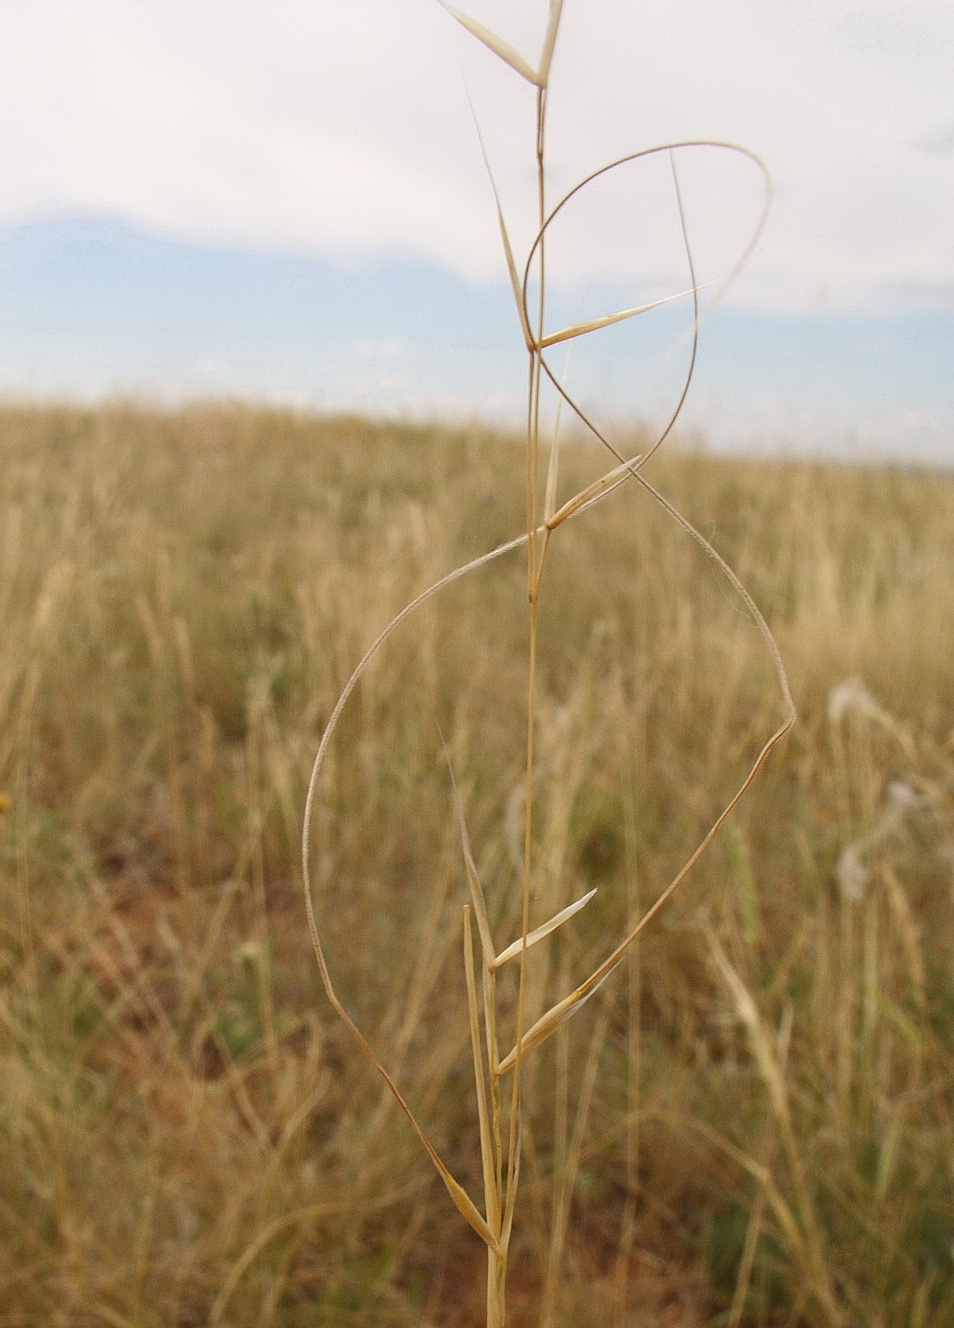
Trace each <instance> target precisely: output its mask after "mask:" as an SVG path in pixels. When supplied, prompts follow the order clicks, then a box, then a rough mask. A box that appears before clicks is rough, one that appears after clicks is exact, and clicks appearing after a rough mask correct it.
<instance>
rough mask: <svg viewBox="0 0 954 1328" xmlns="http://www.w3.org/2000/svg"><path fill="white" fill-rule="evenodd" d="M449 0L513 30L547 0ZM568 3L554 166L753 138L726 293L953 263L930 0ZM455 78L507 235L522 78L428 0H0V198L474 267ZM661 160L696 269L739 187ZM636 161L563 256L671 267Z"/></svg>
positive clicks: (525, 131)
mask: <svg viewBox="0 0 954 1328" xmlns="http://www.w3.org/2000/svg"><path fill="white" fill-rule="evenodd" d="M472 11H473V12H474V13H475V14H476V15H477V16H479V17H480V18H481V19H482V20H484V21H486V22H488V23H489V24H491V25H492V26H494V25H496V26H497V27H498V28H499V29H500V30H501V31H502V32H504V33H505V35H506V36H507V37H508V38H509V39H510V40H512V41H513V42H514V43H515V44H518V45H519V46H520V47H521V49H523V50H525V51H526V52H527V53H528V55H531V56H532V55H533V53H534V52H535V51H536V49H537V46H538V44H539V39H540V33H541V32H542V28H543V23H544V19H545V13H546V5H545V3H544V0H474V4H473V7H472ZM564 12H565V30H564V32H563V33H562V34H561V42H560V47H559V49H558V53H557V63H556V66H555V71H554V87H553V93H552V98H551V140H550V141H551V147H552V157H551V160H552V163H553V170H554V189H558V188H560V187H561V186H562V187H566V186H568V185H569V184H571V183H573V182H574V180H575V179H577V178H579V176H580V175H581V174H583V173H585V172H586V171H587V170H589V169H591V168H592V167H593V166H595V165H598V164H600V163H602V162H603V161H605V160H606V159H608V158H611V157H613V156H616V155H620V154H622V153H624V152H628V151H631V150H633V149H634V148H638V147H644V146H649V145H651V144H653V143H658V142H661V141H665V140H667V139H671V138H686V137H690V138H695V137H699V136H712V137H716V138H720V139H721V138H726V139H731V140H734V141H739V142H742V143H744V144H746V145H748V146H751V147H752V148H753V149H755V150H756V151H757V152H759V153H760V154H761V155H762V156H763V157H764V158H765V159H766V161H767V162H768V163H769V165H770V167H771V169H772V173H773V176H774V179H775V184H776V193H777V196H776V202H775V209H774V213H773V218H772V221H771V223H770V227H769V230H768V232H767V234H766V237H765V241H764V244H763V246H762V248H761V250H760V252H759V254H758V256H757V260H756V262H755V264H754V265H753V267H752V269H751V271H750V273H749V275H748V276H747V277H746V278H745V279H744V280H743V282H742V283H741V284H740V286H739V287H738V290H737V293H736V297H735V298H736V299H738V300H743V301H745V302H748V303H750V304H755V305H761V306H763V307H765V306H769V307H783V308H786V309H796V310H797V309H805V308H810V307H815V306H817V304H818V303H819V302H820V301H824V302H827V303H828V304H829V305H831V306H833V307H858V306H864V305H866V304H874V303H877V302H879V301H882V302H883V301H884V300H886V299H887V298H889V297H890V298H893V299H895V300H896V299H898V298H900V297H899V292H907V295H906V296H905V298H906V299H907V300H908V302H909V303H910V302H912V301H915V300H917V299H918V298H919V297H918V296H917V292H919V291H928V290H931V289H935V290H936V289H940V288H943V287H944V286H945V285H946V284H949V282H950V270H951V248H950V234H951V224H952V215H954V175H952V167H951V119H950V69H951V68H952V67H954V6H952V5H951V4H950V3H949V2H945V3H930V2H929V0H777V3H773V4H772V5H766V4H765V3H764V0H759V2H758V3H757V2H756V0H727V2H726V3H723V4H719V5H713V4H712V3H711V0H672V2H671V3H670V4H667V5H665V6H662V5H634V4H632V2H631V0H567V2H566V6H565V11H564ZM462 75H463V76H462ZM465 81H466V86H467V87H468V88H469V89H470V92H471V95H472V98H473V101H474V104H475V107H476V109H477V113H478V115H479V118H480V121H481V124H482V126H483V128H484V131H485V135H486V141H487V145H488V150H489V152H490V155H491V158H492V161H493V163H494V168H495V171H496V172H497V174H498V177H499V182H500V187H501V190H502V192H503V194H504V197H505V201H506V203H507V206H508V209H509V210H510V213H511V215H512V217H513V223H514V232H515V239H516V242H517V243H518V245H520V246H523V245H525V244H526V243H527V241H528V237H529V236H530V234H531V233H532V230H533V209H532V177H531V172H530V169H529V164H528V160H529V159H528V151H529V148H530V147H531V144H532V100H533V98H532V91H531V90H530V89H529V87H528V85H526V84H525V83H523V82H522V80H519V79H517V78H516V77H515V76H513V75H512V74H511V73H510V72H509V71H507V70H505V69H504V68H503V67H500V66H498V65H497V64H496V63H495V62H494V60H493V58H492V57H490V56H489V55H488V54H487V53H486V52H485V51H483V50H482V49H480V48H479V47H478V46H477V44H476V43H475V42H474V41H473V39H472V38H470V37H469V36H468V35H467V34H466V33H464V32H463V31H461V30H460V29H458V28H457V27H456V25H455V24H454V23H453V22H452V20H451V19H450V18H449V17H448V16H447V15H446V14H445V13H443V12H442V11H441V10H440V8H439V7H438V6H437V5H436V3H433V0H348V2H347V3H346V4H342V3H340V0H276V2H275V3H273V4H270V5H268V6H265V5H263V4H261V3H260V0H254V3H253V0H164V3H163V4H162V5H144V4H142V3H140V2H139V0H84V3H82V4H77V3H75V0H5V3H4V4H3V6H2V7H0V125H2V126H3V128H2V131H0V180H2V182H3V189H2V191H0V219H4V218H5V219H12V218H22V217H24V216H36V215H43V214H46V213H49V212H56V211H88V210H94V211H105V212H112V213H120V214H124V215H126V216H129V217H131V218H133V219H135V220H136V221H137V222H139V223H141V224H144V225H146V226H149V227H153V228H158V229H161V230H162V231H165V232H167V233H171V234H175V235H178V236H182V237H186V238H191V239H201V240H204V241H208V242H212V243H229V244H241V245H251V246H257V247H259V246H260V247H276V246H277V247H285V248H294V249H300V250H306V251H312V252H317V253H324V254H329V255H332V256H335V257H337V258H339V259H341V260H343V261H352V262H361V261H362V260H363V259H365V258H366V257H367V256H369V255H371V254H381V253H386V252H392V253H400V252H411V253H414V254H417V255H421V256H424V257H428V258H432V259H434V260H436V261H438V262H441V263H443V264H445V265H447V266H449V267H451V268H452V269H454V270H456V271H458V272H461V273H463V274H465V275H468V276H470V277H480V278H486V277H490V276H496V275H498V274H499V272H500V258H499V242H498V237H497V234H496V227H495V222H494V216H493V208H492V203H491V199H490V194H489V189H488V185H487V181H486V178H485V175H484V169H483V165H482V163H481V160H480V153H479V150H478V147H477V144H476V141H475V134H474V128H473V124H472V122H471V118H470V111H469V109H468V105H467V99H466V95H465ZM685 170H686V188H687V193H688V194H689V196H690V201H691V204H692V206H691V210H690V217H691V220H693V223H694V233H695V238H694V244H695V245H696V248H697V252H698V255H699V258H700V261H701V262H703V264H704V265H705V266H707V267H708V268H709V269H711V270H712V271H713V272H715V271H717V270H719V269H723V268H724V267H725V266H726V265H727V264H729V263H731V260H732V256H733V255H734V254H735V253H737V252H738V249H739V247H740V244H741V243H742V242H743V238H744V234H745V232H746V230H747V227H748V224H749V221H750V220H751V216H752V215H753V211H754V208H755V207H756V201H757V200H756V195H755V191H754V189H753V187H752V186H751V185H750V184H748V183H746V180H745V178H744V176H743V175H742V174H740V173H739V172H738V171H736V170H735V169H734V168H733V167H732V166H731V164H729V163H727V162H726V161H724V160H721V159H718V158H713V159H712V160H711V161H710V162H702V161H701V159H700V160H698V161H697V162H696V163H695V164H694V165H692V166H690V165H688V164H687V166H686V167H685ZM648 174H651V172H649V173H648ZM637 185H638V180H637V177H636V174H635V173H634V172H629V173H627V175H626V178H623V177H621V179H620V182H619V193H620V197H623V196H624V195H625V197H626V201H627V204H628V206H627V208H626V209H625V210H624V211H623V213H622V214H617V215H623V216H625V217H627V218H630V219H632V221H633V226H632V229H631V231H630V233H628V234H627V233H626V231H625V229H623V228H621V227H620V226H617V228H616V229H615V231H611V230H609V229H608V228H603V226H602V223H599V229H597V223H598V222H599V215H600V214H601V213H604V214H614V213H615V209H614V208H610V207H609V206H604V205H603V199H602V194H601V191H600V190H594V191H593V201H594V207H593V208H592V209H591V215H590V216H589V217H584V216H583V215H582V213H581V217H580V220H579V223H578V226H577V228H576V231H574V228H573V227H572V226H571V227H568V228H567V238H566V240H565V242H564V247H563V254H562V258H561V261H562V265H563V266H562V271H563V272H565V273H566V275H567V276H568V277H576V278H593V277H599V276H604V275H606V274H607V273H608V272H619V271H625V270H627V269H629V270H631V271H632V270H635V271H638V272H643V273H645V271H646V270H647V265H648V267H649V268H654V269H655V270H656V271H657V272H658V274H659V275H660V277H664V278H665V279H666V280H670V279H671V276H672V274H673V273H674V272H675V271H676V270H677V268H678V267H679V266H681V265H682V260H681V257H680V255H679V254H678V249H676V250H674V248H673V243H672V236H673V235H674V233H675V232H674V229H673V208H672V199H671V196H670V195H669V193H668V192H667V190H666V189H661V190H659V191H656V192H653V191H650V201H649V204H648V205H647V204H646V202H645V198H644V196H642V195H640V194H638V193H637V192H636V189H637ZM627 190H628V194H627V193H626V192H625V191H627ZM739 199H741V202H738V201H737V200H739ZM654 209H655V211H654ZM737 213H738V214H739V215H737ZM554 270H555V271H556V269H554Z"/></svg>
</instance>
